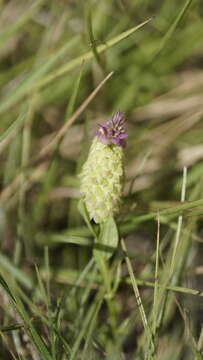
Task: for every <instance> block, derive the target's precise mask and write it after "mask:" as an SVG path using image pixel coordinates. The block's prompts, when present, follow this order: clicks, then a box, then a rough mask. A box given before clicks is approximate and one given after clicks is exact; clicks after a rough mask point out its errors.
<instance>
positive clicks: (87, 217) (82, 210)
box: [78, 199, 97, 238]
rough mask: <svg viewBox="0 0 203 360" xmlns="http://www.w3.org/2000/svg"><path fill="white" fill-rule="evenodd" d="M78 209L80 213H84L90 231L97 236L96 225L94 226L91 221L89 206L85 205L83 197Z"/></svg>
mask: <svg viewBox="0 0 203 360" xmlns="http://www.w3.org/2000/svg"><path fill="white" fill-rule="evenodd" d="M78 210H79V212H80V214H81V215H82V217H83V219H84V220H85V222H86V224H87V226H88V228H89V230H90V232H91V233H92V234H93V236H95V237H96V238H97V233H96V231H95V229H94V227H93V226H92V224H91V222H90V217H89V214H88V211H87V208H86V206H85V203H84V201H83V200H82V199H81V200H79V202H78Z"/></svg>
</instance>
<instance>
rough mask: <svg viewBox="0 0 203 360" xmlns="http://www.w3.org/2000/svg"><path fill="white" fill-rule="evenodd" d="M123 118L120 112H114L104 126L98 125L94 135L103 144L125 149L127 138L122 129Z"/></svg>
mask: <svg viewBox="0 0 203 360" xmlns="http://www.w3.org/2000/svg"><path fill="white" fill-rule="evenodd" d="M124 123H125V117H124V114H123V112H122V111H120V110H119V111H116V112H115V114H114V115H113V116H112V118H111V119H110V120H108V121H107V122H106V123H104V124H99V129H98V130H97V132H96V134H97V137H98V139H99V141H101V142H102V143H103V144H106V145H110V144H114V145H117V146H122V147H125V145H126V141H125V139H126V138H127V137H128V135H127V133H126V132H125V128H124Z"/></svg>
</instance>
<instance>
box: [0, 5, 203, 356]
mask: <svg viewBox="0 0 203 360" xmlns="http://www.w3.org/2000/svg"><path fill="white" fill-rule="evenodd" d="M144 22H146V23H145V24H142V23H144ZM140 24H142V25H141V26H140V27H139V28H136V27H137V26H138V25H140ZM202 49H203V2H202V1H201V0H199V1H198V0H193V1H192V0H187V1H185V0H179V1H175V0H162V1H161V0H142V1H141V0H136V1H133V0H114V1H113V0H112V1H110V0H102V1H93V0H92V1H82V0H81V1H76V0H49V1H48V0H36V1H34V0H32V1H24V0H11V1H5V0H0V164H1V166H0V191H1V192H0V235H1V253H0V270H1V272H2V274H3V275H4V277H5V278H6V279H7V281H8V283H10V285H12V286H13V287H14V291H16V294H18V296H19V297H20V298H21V300H23V301H25V304H26V309H27V312H28V314H29V316H33V317H34V318H35V316H36V317H37V325H36V328H37V330H38V332H39V334H41V335H40V336H41V337H42V339H43V341H45V344H46V345H47V348H50V347H51V350H50V351H51V356H52V357H51V358H49V357H43V356H45V355H43V356H42V354H41V355H40V352H39V349H38V350H37V351H38V352H39V354H37V352H36V353H35V350H34V345H33V344H32V340H25V336H24V337H23V335H22V332H23V331H24V330H21V327H19V328H20V330H16V329H14V327H15V326H16V325H15V324H17V325H19V324H21V321H22V319H21V320H20V319H19V317H18V316H17V315H16V314H15V313H14V312H13V310H8V309H6V310H5V307H6V306H7V304H8V298H7V295H6V294H5V293H4V291H3V290H2V291H1V292H0V297H1V305H0V307H1V311H0V313H1V315H0V318H1V329H0V331H1V335H2V340H1V344H0V348H1V353H2V354H3V355H2V356H3V357H2V359H5V360H7V359H13V358H15V359H34V360H36V359H37V360H38V359H55V360H60V359H69V358H70V359H86V358H88V359H91V358H92V359H104V358H106V359H108V360H109V359H115V360H119V359H163V360H165V359H171V358H172V359H173V360H175V359H184V360H185V359H201V356H202V355H201V350H202V347H203V345H202V338H203V333H202V332H201V323H202V300H201V297H195V296H192V295H191V294H192V293H191V292H190V290H189V291H187V289H192V288H193V289H199V290H203V285H202V274H203V270H202V261H201V258H202V241H203V240H202V213H203V210H201V207H198V208H197V209H193V210H190V211H188V212H187V213H186V215H185V216H184V218H183V225H182V227H181V224H180V223H179V225H178V226H179V227H178V229H179V230H180V229H181V231H182V232H181V235H180V233H178V235H177V219H175V220H174V218H173V217H169V218H166V217H163V218H161V225H160V228H161V232H160V264H161V265H160V278H162V277H163V279H166V278H167V276H168V275H166V274H168V272H170V271H169V268H168V267H167V266H168V265H167V264H168V263H171V262H172V259H173V256H175V255H172V254H173V252H174V250H173V249H174V248H175V246H176V245H174V244H176V240H175V239H177V238H178V240H179V243H180V244H181V245H180V244H179V245H178V246H179V247H178V248H177V249H176V248H175V249H176V250H177V252H176V258H175V264H176V265H175V266H176V267H175V268H174V269H175V270H174V269H173V270H174V272H173V276H172V278H171V277H170V276H169V277H170V279H169V280H170V281H169V280H168V281H169V282H167V281H166V284H165V286H168V285H171V286H177V285H178V286H180V287H181V286H182V288H181V289H185V291H184V290H180V292H185V293H186V295H180V294H179V293H177V296H176V295H173V294H174V293H173V292H168V291H167V290H166V288H165V293H164V295H163V293H162V294H159V296H160V299H162V300H160V303H159V302H158V300H157V304H158V305H157V306H158V309H159V311H160V313H161V312H162V313H163V314H164V315H163V318H162V319H161V320H160V321H159V325H157V329H158V330H157V332H156V334H153V335H154V338H155V340H154V343H153V344H154V345H153V346H155V350H154V351H155V353H154V354H153V352H152V353H150V352H146V348H145V346H144V345H143V344H144V343H145V342H144V341H145V340H144V339H145V331H146V329H145V331H144V333H143V329H142V323H141V322H140V319H139V315H138V313H139V312H138V309H137V308H136V300H135V297H134V295H133V293H132V287H131V281H132V278H131V280H130V279H129V278H128V279H127V280H126V277H127V276H128V271H127V268H126V265H125V264H123V258H122V259H120V257H119V256H120V255H118V256H117V257H116V256H115V259H113V260H111V266H110V268H111V269H112V270H111V275H109V276H110V277H111V276H112V284H114V281H115V282H116V281H118V283H119V285H118V284H117V283H116V284H117V285H118V286H117V285H116V284H114V285H115V291H114V293H113V296H112V299H111V301H110V305H109V307H108V305H105V304H103V303H101V304H100V309H99V310H98V312H96V313H95V314H96V315H95V317H94V319H93V320H94V321H93V320H92V318H91V316H90V318H88V319H89V320H88V319H87V318H86V311H87V309H89V308H90V306H93V305H94V304H97V299H98V298H99V299H100V297H102V295H101V294H100V293H99V290H98V293H97V291H96V290H95V289H97V288H99V289H100V286H101V285H100V283H101V279H100V278H99V275H98V274H97V275H94V274H93V271H92V273H91V269H89V268H87V266H88V265H87V264H89V262H90V261H91V256H92V255H91V254H92V239H91V236H90V234H89V230H88V228H86V227H85V224H84V222H83V219H82V217H81V216H80V214H79V212H78V209H77V202H78V199H79V197H80V193H79V180H78V173H79V171H80V169H81V166H82V164H83V162H84V161H85V159H86V156H87V153H88V149H89V146H90V144H91V140H92V138H93V136H94V132H95V130H96V129H97V124H98V123H100V122H103V121H105V120H106V119H108V118H109V117H110V116H111V115H112V113H113V112H114V111H116V110H118V109H121V110H122V111H124V113H125V115H126V120H127V128H128V134H129V138H128V145H127V148H126V150H125V153H126V155H125V169H126V178H125V186H124V202H123V207H122V212H121V214H119V217H118V224H119V226H120V231H121V234H123V235H124V236H125V243H126V246H127V248H128V251H129V257H130V259H131V261H132V267H133V269H134V270H135V272H136V276H137V277H138V279H140V281H141V283H140V285H144V281H146V280H148V281H151V282H152V283H151V285H149V286H152V287H153V286H154V285H153V284H154V281H155V282H156V279H155V280H154V271H155V267H156V266H155V263H156V238H157V222H156V221H154V220H153V219H152V220H151V221H149V222H146V223H143V222H142V220H140V222H138V223H136V224H135V225H134V222H133V221H134V219H135V218H136V217H137V216H139V215H141V214H145V213H146V214H148V213H150V212H153V211H157V210H159V211H161V210H162V209H165V208H167V207H172V206H176V205H179V203H180V200H181V189H182V193H183V192H184V189H185V190H186V198H185V199H186V200H187V201H188V200H190V201H195V200H199V199H201V198H203V187H202V184H203V181H202V173H203V164H202V159H203V122H202V119H203V93H202V90H203V50H202ZM111 72H113V74H112V76H110V77H109V79H107V81H106V82H105V83H104V84H103V86H102V87H101V89H100V90H99V91H98V92H96V93H94V90H95V89H96V88H97V86H98V85H99V84H100V83H101V82H102V81H103V79H105V77H106V76H107V75H108V74H109V73H111ZM91 94H92V95H91ZM90 95H91V98H89V96H90ZM81 104H83V107H82V108H81V107H80V106H81ZM184 167H185V169H186V168H187V174H186V170H185V172H184V177H183V168H184ZM183 180H184V182H185V183H186V184H185V183H184V185H182V181H183ZM202 205H203V204H202ZM152 218H153V216H152ZM178 221H181V220H180V218H179V220H178ZM122 226H123V227H122ZM171 244H173V246H174V247H172V245H171ZM45 246H46V247H45ZM44 249H45V250H44ZM47 249H48V250H47ZM48 254H49V256H48ZM47 259H48V260H47ZM47 263H49V264H48V265H47ZM35 265H36V266H37V269H38V272H37V274H38V275H36V269H35ZM84 269H85V272H84ZM119 269H120V270H119ZM118 271H120V273H119V276H117V275H118ZM39 274H40V275H39ZM92 274H93V275H94V276H93V275H92ZM95 274H96V273H95ZM115 274H117V275H115ZM90 275H92V277H91V276H90ZM81 276H82V280H81V278H80V277H81ZM83 277H84V278H83ZM86 277H87V279H86ZM97 277H98V278H97ZM37 279H38V280H37ZM40 279H41V280H40ZM47 279H48V280H47ZM78 279H80V281H81V283H80V287H77V286H76V284H78V283H77V281H78ZM116 279H117V280H116ZM118 279H119V280H118ZM84 281H87V284H88V286H87V287H86V286H84V284H83V282H84ZM123 281H124V284H123ZM163 281H164V280H163ZM41 282H42V283H43V282H45V283H46V284H47V283H49V285H47V288H46V289H48V290H47V291H48V295H47V298H48V299H49V300H47V301H48V307H47V309H48V310H50V308H51V310H50V311H48V310H46V296H45V295H44V297H43V286H42V284H41ZM169 283H170V284H169ZM40 284H41V285H40ZM85 284H86V283H85ZM120 284H121V285H120ZM145 285H146V284H145ZM19 289H20V290H19ZM64 289H66V291H65V295H64ZM4 290H5V288H4ZM173 290H174V289H173ZM71 291H72V293H71ZM174 291H176V290H174ZM177 291H178V290H177ZM40 292H41V295H39V294H40ZM45 292H46V291H45ZM141 292H142V296H143V298H142V301H143V304H144V307H145V310H146V313H147V316H148V319H149V322H150V321H151V320H150V319H151V315H150V314H151V311H152V310H153V314H154V313H156V312H155V310H154V309H156V306H155V305H154V307H153V309H152V304H153V291H152V290H150V287H144V288H142V290H141ZM69 293H71V294H72V295H70V294H69ZM23 294H24V295H23ZM98 294H100V295H98ZM168 294H170V296H169V295H168ZM171 294H172V295H171ZM69 295H70V300H69ZM97 295H98V297H97ZM26 296H27V297H30V298H31V299H32V303H30V304H29V302H28V301H27V300H26ZM99 296H100V297H99ZM60 299H63V302H60ZM64 299H65V300H64ZM59 303H60V306H59ZM104 303H105V300H104ZM155 303H156V301H155ZM57 304H58V305H57ZM166 304H168V305H166ZM34 306H36V307H38V313H37V314H36V313H35V310H36V309H34ZM49 306H50V308H49ZM57 306H58V308H57ZM106 306H107V308H106ZM167 306H168V307H167ZM56 308H57V309H59V310H58V313H60V314H61V313H62V315H60V318H61V319H62V320H61V321H60V323H59V322H57V321H58V318H57V320H56V318H55V317H54V316H55V315H56V314H55V311H56ZM79 308H80V309H81V310H80V311H79ZM151 309H152V310H151ZM161 309H162V310H161ZM52 310H53V314H52ZM95 311H96V310H95ZM165 311H166V312H165ZM157 312H158V311H157ZM50 313H51V315H50ZM52 315H53V318H54V319H55V320H54V321H55V322H54V326H56V329H57V331H55V330H56V329H55V328H54V329H55V330H53V326H52V325H53V324H52V322H51V323H50V322H49V320H50V317H51V319H53V318H52ZM57 316H58V315H57ZM153 316H154V315H153ZM46 317H47V318H48V324H47V322H46V321H45V319H46ZM75 319H76V320H75ZM23 321H25V319H24V320H23ZM85 321H86V322H87V328H88V329H90V330H91V331H89V333H88V335H87V338H86V335H84V334H82V335H81V339H80V341H79V342H77V341H78V337H80V334H81V333H80V330H81V324H83V323H85ZM88 321H89V322H88ZM91 321H92V322H91ZM157 321H158V320H157ZM38 322H39V324H38ZM105 322H106V323H105ZM155 323H156V321H155ZM10 324H12V326H11V327H10ZM13 324H14V325H15V326H14V325H13ZM50 324H51V325H50ZM56 324H57V325H56ZM13 326H14V327H13ZM26 326H28V325H26ZM88 326H90V327H88ZM46 327H47V328H46ZM6 329H7V330H6ZM47 329H48V330H47ZM82 329H83V328H82ZM85 329H86V328H85ZM49 331H50V332H49ZM52 331H53V333H52ZM54 331H55V332H54ZM85 331H87V329H86V330H84V332H85ZM25 333H26V331H25ZM50 334H51V335H50ZM53 334H54V335H53ZM52 335H53V336H52ZM28 337H29V331H28ZM31 338H32V336H31ZM53 339H54V340H53ZM56 339H57V340H56ZM29 341H31V343H29ZM17 344H19V345H17ZM50 344H51V345H50ZM53 344H54V345H53ZM61 344H63V346H62V345H61ZM64 344H65V345H64ZM84 344H85V345H84ZM35 345H36V344H35ZM83 345H84V349H83V347H82V346H83ZM57 346H58V348H57ZM19 349H20V350H19ZM29 349H30V350H29ZM57 349H60V350H57ZM64 349H65V350H64ZM81 349H83V350H81ZM74 351H75V354H76V355H73V358H71V356H72V355H71V354H74ZM42 353H43V352H42ZM17 354H18V355H17ZM15 356H16V357H15ZM74 356H75V357H74ZM147 356H148V357H147Z"/></svg>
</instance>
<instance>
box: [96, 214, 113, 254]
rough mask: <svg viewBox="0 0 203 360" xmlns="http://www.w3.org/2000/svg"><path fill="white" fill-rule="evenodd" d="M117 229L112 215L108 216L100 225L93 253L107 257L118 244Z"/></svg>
mask: <svg viewBox="0 0 203 360" xmlns="http://www.w3.org/2000/svg"><path fill="white" fill-rule="evenodd" d="M118 240H119V236H118V229H117V225H116V222H115V220H114V218H113V217H110V218H109V219H108V220H106V221H105V223H103V224H102V225H101V232H100V235H99V237H97V238H96V241H95V249H94V255H95V256H96V257H97V255H98V253H99V254H100V255H99V256H101V255H102V257H103V258H105V259H109V258H110V257H111V256H112V255H113V253H114V251H115V249H116V248H117V246H118Z"/></svg>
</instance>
